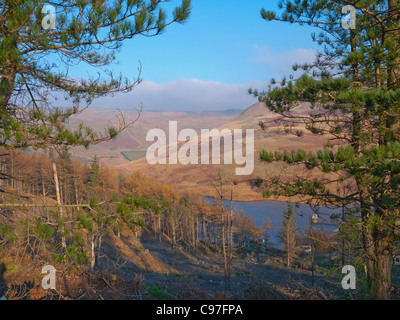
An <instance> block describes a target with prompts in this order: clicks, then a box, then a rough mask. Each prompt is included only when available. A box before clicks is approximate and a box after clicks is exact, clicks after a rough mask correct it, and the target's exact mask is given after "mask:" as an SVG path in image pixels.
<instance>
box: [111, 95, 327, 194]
mask: <svg viewBox="0 0 400 320" xmlns="http://www.w3.org/2000/svg"><path fill="white" fill-rule="evenodd" d="M309 111H310V104H309V103H302V104H300V105H298V106H297V107H296V108H295V109H294V111H293V113H296V114H304V113H308V112H309ZM276 118H277V115H276V114H274V113H272V112H271V111H269V110H268V109H267V107H266V106H265V104H263V103H260V102H257V103H255V104H254V105H252V106H250V107H249V108H247V109H246V110H244V111H242V112H241V113H240V114H237V115H236V116H235V117H232V118H231V119H229V120H228V121H227V122H226V123H224V124H221V125H220V126H218V128H219V129H220V130H222V129H224V128H227V129H230V130H234V129H243V130H245V129H254V130H255V169H254V172H253V174H252V175H251V176H235V171H234V170H235V168H236V167H237V165H236V164H232V165H204V164H198V165H191V164H190V165H182V164H176V165H170V164H167V165H160V164H157V165H150V164H148V162H147V160H146V158H142V159H139V160H136V161H132V162H129V163H125V164H122V165H119V166H117V168H118V169H119V170H121V171H123V172H126V173H130V172H133V171H136V170H137V171H140V172H143V174H146V175H148V176H151V177H153V178H155V179H156V180H158V181H161V182H164V183H166V184H168V185H174V186H177V187H179V188H181V189H185V190H191V191H194V192H196V193H200V194H202V195H205V196H213V195H215V194H214V191H213V189H212V188H211V187H210V185H209V180H210V178H209V175H212V174H215V173H216V172H217V171H219V170H221V171H222V172H223V173H224V175H226V176H230V177H231V178H232V179H235V180H236V181H237V182H240V181H242V183H239V184H238V185H237V186H236V187H235V191H234V192H235V200H242V201H251V200H261V199H263V198H262V195H261V193H260V192H261V191H260V189H258V188H253V187H252V186H250V185H249V184H248V183H246V182H245V181H248V180H249V179H251V178H257V177H265V175H266V174H269V173H278V172H281V171H282V170H284V169H283V168H282V166H281V165H280V164H278V163H271V164H266V163H265V162H263V163H261V162H260V161H259V160H258V155H259V152H260V150H261V149H267V150H272V151H278V150H279V151H283V150H287V149H288V150H292V149H293V150H295V149H300V148H301V149H303V150H306V151H310V150H317V149H319V148H320V147H322V146H323V144H324V143H325V142H326V138H325V137H320V136H315V135H311V134H310V133H309V132H308V131H306V130H305V128H304V126H298V127H296V128H294V129H295V130H301V131H303V135H302V137H298V136H296V135H293V134H290V133H285V131H284V130H283V129H282V128H279V127H278V125H277V123H276V122H275V121H274V119H276ZM260 121H263V122H266V128H265V130H262V129H261V128H260V126H259V122H260ZM205 128H206V127H205ZM198 132H199V131H198ZM183 143H184V142H182V143H181V144H183ZM199 150H201V147H200V145H199ZM210 153H211V152H210ZM221 162H223V156H222V155H221ZM293 170H295V171H294V172H291V173H290V174H291V175H293V174H294V173H296V170H297V169H293Z"/></svg>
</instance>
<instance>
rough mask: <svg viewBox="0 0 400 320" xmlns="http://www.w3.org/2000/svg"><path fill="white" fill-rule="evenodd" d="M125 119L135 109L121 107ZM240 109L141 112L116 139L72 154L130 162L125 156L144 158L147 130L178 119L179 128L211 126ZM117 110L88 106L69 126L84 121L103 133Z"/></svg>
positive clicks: (109, 161)
mask: <svg viewBox="0 0 400 320" xmlns="http://www.w3.org/2000/svg"><path fill="white" fill-rule="evenodd" d="M121 111H122V112H123V114H124V115H125V117H126V119H127V121H129V120H133V119H135V118H136V117H137V112H136V111H135V110H126V109H125V110H123V109H121ZM242 111H243V110H238V109H231V110H225V111H143V112H142V114H141V116H140V118H139V120H138V121H137V122H136V123H135V125H133V126H132V127H131V128H128V129H126V130H125V131H124V132H122V133H121V134H120V135H119V136H118V138H117V139H115V140H112V141H109V142H103V143H100V144H98V145H96V146H91V147H90V149H89V150H86V149H84V148H74V149H73V150H72V153H73V155H74V156H75V157H76V158H79V159H80V160H82V161H90V160H91V159H92V158H93V157H94V155H96V156H97V157H98V158H99V159H100V161H102V162H105V163H107V164H108V165H111V166H115V165H119V164H123V163H127V162H129V160H128V159H136V158H140V157H143V155H144V154H145V151H146V150H147V148H148V146H149V145H150V144H151V143H149V142H146V134H147V132H148V131H149V130H151V129H154V128H160V129H163V130H167V129H168V122H169V121H172V120H175V121H177V122H178V129H179V130H181V129H182V128H193V129H195V130H201V129H212V128H217V127H219V126H221V125H222V124H224V123H226V122H229V121H230V120H231V119H232V118H233V117H234V116H236V115H238V114H240V112H242ZM117 112H118V111H117V110H115V109H106V108H88V109H87V110H85V111H84V112H83V113H81V114H80V115H78V116H75V117H74V118H73V119H71V121H70V125H71V126H72V127H76V126H78V124H79V123H84V124H85V125H88V126H90V127H92V128H94V129H95V130H96V131H97V132H104V127H105V126H106V125H107V124H108V123H110V121H115V115H116V113H117Z"/></svg>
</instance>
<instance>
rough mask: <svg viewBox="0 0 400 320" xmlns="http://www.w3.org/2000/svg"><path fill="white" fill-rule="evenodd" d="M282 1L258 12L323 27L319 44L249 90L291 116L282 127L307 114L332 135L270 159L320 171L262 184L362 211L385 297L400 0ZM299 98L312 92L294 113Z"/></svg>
mask: <svg viewBox="0 0 400 320" xmlns="http://www.w3.org/2000/svg"><path fill="white" fill-rule="evenodd" d="M349 4H351V5H353V6H354V7H355V9H356V12H357V16H356V19H357V21H356V29H354V30H347V29H345V28H343V27H342V20H343V17H344V15H343V14H342V8H343V7H344V6H346V5H349ZM279 8H280V9H281V10H282V12H281V14H277V13H275V12H268V11H266V10H262V11H261V15H262V17H263V18H264V19H265V20H267V21H273V20H276V21H284V22H288V23H295V24H298V25H304V24H308V25H311V26H314V27H316V28H319V29H320V30H321V32H320V33H319V34H317V33H315V34H313V35H312V39H313V40H314V41H315V42H317V43H318V44H320V45H321V46H322V50H321V52H319V53H318V54H316V58H315V61H314V62H313V63H310V64H304V65H295V66H294V67H293V69H294V70H302V71H304V74H302V75H301V76H299V77H297V78H296V77H294V76H293V75H292V76H290V77H284V78H283V79H282V80H281V81H279V82H278V81H276V80H275V79H272V80H271V85H270V87H269V89H268V91H266V92H259V91H258V92H257V94H254V92H253V91H252V90H250V91H249V92H251V93H253V94H254V96H255V97H257V98H258V99H259V101H262V102H265V104H266V106H267V107H268V108H269V109H270V110H271V111H273V112H276V113H278V114H280V115H281V116H283V119H287V121H286V122H284V124H285V125H286V128H288V127H289V126H290V122H293V123H299V122H302V123H304V126H305V128H306V129H307V130H308V131H309V132H311V133H312V134H316V135H326V136H327V138H329V141H327V142H328V143H327V145H326V147H325V148H323V149H321V150H318V151H317V152H310V153H308V155H307V156H306V155H305V153H303V152H297V153H293V151H291V152H290V151H288V150H287V151H284V152H283V157H282V158H279V159H278V158H277V157H275V159H274V160H275V161H284V162H285V163H286V164H289V165H296V166H300V165H304V166H305V168H306V169H308V170H310V171H311V170H312V171H313V172H316V171H317V170H318V171H319V172H320V174H319V176H320V178H318V179H315V178H312V179H314V180H311V178H310V176H309V175H307V173H305V174H304V176H303V177H298V180H296V179H293V181H288V180H282V179H279V178H273V180H272V181H271V183H268V182H266V183H265V184H264V186H265V187H266V188H267V190H266V191H265V192H264V194H265V195H271V194H273V195H287V196H291V195H303V196H307V197H308V198H307V199H308V200H309V201H312V200H314V201H318V202H322V203H325V204H331V205H336V206H338V207H341V206H349V207H352V208H356V209H358V210H359V215H355V216H353V217H352V218H351V219H350V220H349V221H348V222H346V223H350V224H351V223H353V222H352V221H353V220H354V219H359V220H358V222H359V223H360V224H361V234H362V236H363V241H364V242H363V250H364V253H365V256H364V258H365V263H366V266H365V267H366V269H367V270H368V273H367V274H368V285H369V290H370V297H373V298H378V299H387V298H389V297H390V294H391V291H390V288H391V283H390V281H391V275H390V272H391V265H392V255H393V250H394V245H395V242H396V241H398V240H400V238H399V237H398V236H396V235H395V234H394V232H393V230H395V227H394V225H393V224H394V223H395V221H397V218H398V217H399V207H400V197H399V194H400V171H399V170H400V168H399V163H400V150H399V148H400V144H399V140H400V139H399V137H400V29H399V24H400V4H399V2H398V1H397V0H380V1H376V0H366V1H350V2H349V1H342V0H334V1H332V0H312V1H297V0H296V1H290V0H283V1H280V2H279ZM288 79H289V80H288ZM299 102H310V103H311V112H310V113H308V114H303V115H301V116H299V117H296V116H295V115H293V113H291V111H292V109H293V108H294V107H295V106H296V105H297V104H298V103H299ZM296 121H297V122H296ZM262 154H263V155H264V156H263V157H260V158H261V160H264V161H268V160H269V161H270V160H271V159H270V158H269V154H270V153H269V152H267V151H263V152H262ZM333 173H334V174H333ZM354 217H355V218H354ZM342 228H344V226H342ZM367 244H368V245H367Z"/></svg>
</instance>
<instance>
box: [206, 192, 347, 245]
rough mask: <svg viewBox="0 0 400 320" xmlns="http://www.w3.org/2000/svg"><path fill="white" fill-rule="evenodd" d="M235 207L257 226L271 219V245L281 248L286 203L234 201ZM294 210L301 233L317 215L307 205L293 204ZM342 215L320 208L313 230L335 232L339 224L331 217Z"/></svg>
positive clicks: (339, 210) (338, 211)
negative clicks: (333, 221) (311, 217)
mask: <svg viewBox="0 0 400 320" xmlns="http://www.w3.org/2000/svg"><path fill="white" fill-rule="evenodd" d="M206 200H207V201H211V198H206ZM224 203H225V206H226V208H229V201H224ZM233 207H234V208H235V209H236V210H238V211H241V210H243V212H244V213H247V214H248V215H250V216H251V217H252V218H253V219H254V222H255V224H256V226H261V225H262V224H263V223H264V220H265V218H269V219H270V223H271V225H272V227H273V229H272V230H270V231H269V234H270V244H271V245H272V246H274V247H276V248H280V246H281V241H280V239H279V232H280V230H281V225H282V220H283V217H282V213H283V211H284V210H286V209H287V203H286V202H279V201H252V202H241V201H233ZM293 208H294V210H295V212H296V214H295V216H296V222H297V230H298V231H299V232H300V231H302V230H303V229H304V228H309V226H310V216H312V215H315V212H314V211H313V210H312V208H311V207H310V206H309V205H307V204H297V205H295V204H293ZM335 213H336V214H338V213H341V209H340V208H339V209H331V208H326V207H320V208H319V210H318V223H317V224H315V225H313V228H314V227H315V228H319V229H325V230H328V231H334V230H336V229H337V228H338V224H337V223H334V224H333V223H331V220H330V215H332V214H335Z"/></svg>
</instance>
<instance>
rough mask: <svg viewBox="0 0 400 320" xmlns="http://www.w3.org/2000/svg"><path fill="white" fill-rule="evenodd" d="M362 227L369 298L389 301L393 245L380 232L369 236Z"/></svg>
mask: <svg viewBox="0 0 400 320" xmlns="http://www.w3.org/2000/svg"><path fill="white" fill-rule="evenodd" d="M368 229H369V228H368V226H366V225H365V226H364V227H363V242H364V250H365V262H366V270H367V282H368V290H369V297H370V298H371V299H373V300H389V299H390V297H391V292H392V268H393V245H392V243H391V242H390V240H388V239H387V237H386V236H383V234H382V231H380V230H377V231H375V232H374V233H373V234H371V233H370V232H369V230H368Z"/></svg>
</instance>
